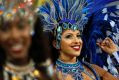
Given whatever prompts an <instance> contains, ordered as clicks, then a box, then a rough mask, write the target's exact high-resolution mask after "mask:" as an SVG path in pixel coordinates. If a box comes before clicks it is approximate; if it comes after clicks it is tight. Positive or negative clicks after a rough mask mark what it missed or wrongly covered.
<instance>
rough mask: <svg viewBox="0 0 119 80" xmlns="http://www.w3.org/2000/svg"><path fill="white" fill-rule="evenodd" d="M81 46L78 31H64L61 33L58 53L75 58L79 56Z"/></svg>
mask: <svg viewBox="0 0 119 80" xmlns="http://www.w3.org/2000/svg"><path fill="white" fill-rule="evenodd" d="M82 45H83V42H82V39H81V34H80V32H79V30H75V31H73V30H65V31H64V32H63V33H62V38H61V49H60V53H61V54H64V55H67V56H70V57H77V56H79V55H80V52H81V49H82Z"/></svg>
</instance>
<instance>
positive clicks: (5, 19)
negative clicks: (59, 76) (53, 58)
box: [0, 0, 53, 80]
mask: <svg viewBox="0 0 119 80" xmlns="http://www.w3.org/2000/svg"><path fill="white" fill-rule="evenodd" d="M23 1H24V0H23ZM23 1H22V0H12V1H10V0H5V1H4V2H3V7H4V8H3V10H1V11H2V13H1V14H0V80H51V79H52V78H51V76H52V73H53V71H51V70H52V65H51V62H50V57H48V55H50V54H49V53H50V52H49V49H48V46H47V45H46V44H47V41H46V39H45V37H44V36H43V32H42V28H41V27H39V26H42V24H41V23H40V19H39V18H37V16H35V13H34V12H33V11H32V10H29V9H28V8H31V9H33V8H34V6H32V5H30V4H31V2H29V0H28V1H26V2H23ZM35 19H36V21H35ZM34 24H35V25H34ZM33 26H35V27H33ZM37 27H38V28H37ZM37 29H39V32H38V31H37ZM33 30H35V31H34V33H33ZM38 33H39V34H38ZM46 49H47V50H46ZM45 53H47V55H46V54H45Z"/></svg>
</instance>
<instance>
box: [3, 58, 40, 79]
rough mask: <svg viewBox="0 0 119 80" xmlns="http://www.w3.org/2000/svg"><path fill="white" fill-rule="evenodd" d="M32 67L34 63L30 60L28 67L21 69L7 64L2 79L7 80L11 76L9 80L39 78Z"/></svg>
mask: <svg viewBox="0 0 119 80" xmlns="http://www.w3.org/2000/svg"><path fill="white" fill-rule="evenodd" d="M34 66H35V63H34V62H33V61H32V60H31V61H30V62H29V64H28V65H26V66H22V67H19V66H15V65H13V64H11V63H9V62H7V63H6V65H5V66H4V72H3V74H4V78H5V80H9V79H8V78H9V75H11V80H24V77H27V78H28V79H30V80H33V79H35V78H38V77H39V76H40V72H39V71H38V70H36V69H35V67H34Z"/></svg>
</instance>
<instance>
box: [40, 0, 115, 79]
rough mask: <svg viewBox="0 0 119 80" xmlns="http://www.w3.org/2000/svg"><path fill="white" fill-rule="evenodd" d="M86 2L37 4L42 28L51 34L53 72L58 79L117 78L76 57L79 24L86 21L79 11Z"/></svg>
mask: <svg viewBox="0 0 119 80" xmlns="http://www.w3.org/2000/svg"><path fill="white" fill-rule="evenodd" d="M85 5H86V1H84V0H70V1H69V0H51V1H50V2H46V4H45V5H43V6H41V7H40V8H39V14H41V16H42V21H43V22H44V24H45V25H44V26H43V27H44V30H45V31H51V32H52V35H53V36H54V39H53V40H52V41H53V46H54V47H55V49H57V53H54V54H53V55H57V56H58V57H55V56H54V57H55V58H57V59H56V60H55V63H56V65H55V69H56V72H57V73H58V76H59V78H60V80H100V77H101V78H102V80H117V79H116V78H115V77H113V76H112V75H111V74H109V73H108V72H106V71H105V70H103V69H102V68H100V67H98V66H96V65H91V64H89V63H86V62H83V61H81V60H78V59H77V57H78V56H80V53H81V49H82V45H83V41H82V39H81V33H82V28H83V26H84V25H85V23H86V22H87V17H86V15H85V14H83V13H82V9H83V8H84V6H85ZM85 10H86V11H87V9H85ZM85 10H83V11H85Z"/></svg>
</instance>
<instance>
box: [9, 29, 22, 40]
mask: <svg viewBox="0 0 119 80" xmlns="http://www.w3.org/2000/svg"><path fill="white" fill-rule="evenodd" d="M19 36H20V33H19V31H18V30H17V28H15V27H13V28H12V30H11V33H10V37H11V39H13V40H17V39H18V38H19Z"/></svg>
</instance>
